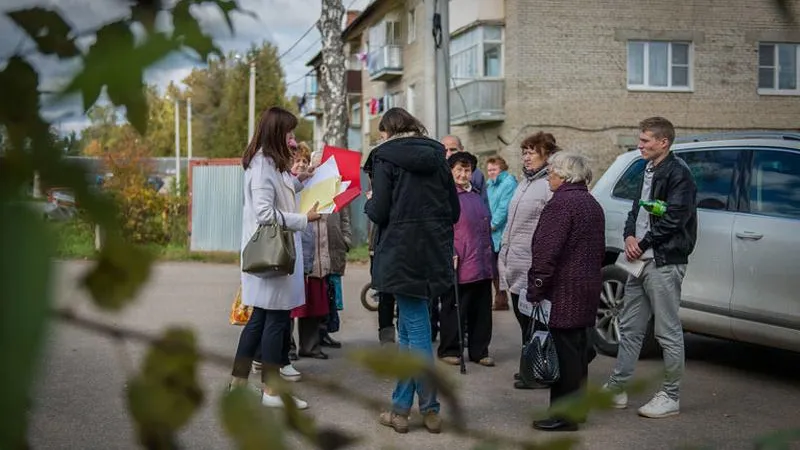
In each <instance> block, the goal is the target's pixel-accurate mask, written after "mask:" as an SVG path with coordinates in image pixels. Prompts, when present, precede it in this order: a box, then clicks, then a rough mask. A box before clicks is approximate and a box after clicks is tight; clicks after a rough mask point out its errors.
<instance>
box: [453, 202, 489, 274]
mask: <svg viewBox="0 0 800 450" xmlns="http://www.w3.org/2000/svg"><path fill="white" fill-rule="evenodd" d="M456 191H457V192H458V203H459V204H460V205H461V216H460V217H459V219H458V222H457V223H456V225H455V227H454V230H453V231H454V234H455V252H456V255H457V256H458V283H459V284H466V283H473V282H475V281H481V280H491V279H492V277H493V274H494V271H493V268H492V267H493V264H494V250H493V247H492V225H491V221H492V214H491V213H490V212H489V208H488V207H487V206H486V203H485V202H484V201H483V197H482V196H481V194H478V193H477V192H475V191H474V190H472V191H465V190H463V189H461V188H460V187H457V188H456Z"/></svg>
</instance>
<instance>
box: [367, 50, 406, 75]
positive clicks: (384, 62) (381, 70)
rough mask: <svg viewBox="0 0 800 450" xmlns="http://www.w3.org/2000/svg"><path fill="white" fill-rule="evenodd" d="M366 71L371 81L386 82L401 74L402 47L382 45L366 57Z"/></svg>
mask: <svg viewBox="0 0 800 450" xmlns="http://www.w3.org/2000/svg"><path fill="white" fill-rule="evenodd" d="M367 62H368V64H367V70H368V72H369V78H370V79H371V80H373V81H386V80H390V79H392V78H396V77H399V76H401V75H402V74H403V47H402V46H400V45H384V46H383V47H380V48H377V49H375V50H373V51H371V52H369V55H368V56H367Z"/></svg>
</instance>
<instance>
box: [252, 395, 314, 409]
mask: <svg viewBox="0 0 800 450" xmlns="http://www.w3.org/2000/svg"><path fill="white" fill-rule="evenodd" d="M292 399H293V400H294V404H295V406H296V407H297V409H300V410H303V409H308V402H305V401H303V400H300V399H299V398H297V397H295V396H292ZM261 404H262V405H264V406H266V407H267V408H283V406H284V405H283V399H282V398H281V397H280V395H267V394H262V395H261Z"/></svg>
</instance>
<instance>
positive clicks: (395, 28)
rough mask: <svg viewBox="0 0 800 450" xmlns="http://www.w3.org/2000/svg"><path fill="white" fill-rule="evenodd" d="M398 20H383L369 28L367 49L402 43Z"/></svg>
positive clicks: (377, 48)
mask: <svg viewBox="0 0 800 450" xmlns="http://www.w3.org/2000/svg"><path fill="white" fill-rule="evenodd" d="M401 35H402V31H401V28H400V22H397V21H393V20H386V21H383V22H381V23H379V24H377V25H375V26H374V27H372V28H370V29H369V50H370V52H373V51H375V50H379V49H381V48H383V47H386V46H387V45H402V43H403V41H402V37H401Z"/></svg>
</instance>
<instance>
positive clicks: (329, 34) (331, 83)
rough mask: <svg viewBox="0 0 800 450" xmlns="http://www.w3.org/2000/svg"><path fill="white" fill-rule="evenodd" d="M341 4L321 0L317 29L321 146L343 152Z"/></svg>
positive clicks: (344, 97)
mask: <svg viewBox="0 0 800 450" xmlns="http://www.w3.org/2000/svg"><path fill="white" fill-rule="evenodd" d="M343 18H344V5H342V0H322V13H321V14H320V18H319V22H317V28H319V32H320V34H321V35H322V64H321V65H320V68H319V81H320V91H319V95H320V97H321V98H322V105H323V111H322V113H323V117H324V118H325V133H324V134H323V136H322V141H323V142H324V143H325V144H328V145H333V146H336V147H342V148H347V126H348V115H347V92H346V89H345V58H344V42H343V41H342V20H343Z"/></svg>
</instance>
